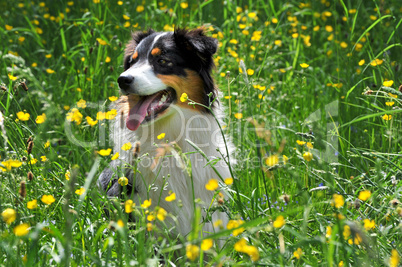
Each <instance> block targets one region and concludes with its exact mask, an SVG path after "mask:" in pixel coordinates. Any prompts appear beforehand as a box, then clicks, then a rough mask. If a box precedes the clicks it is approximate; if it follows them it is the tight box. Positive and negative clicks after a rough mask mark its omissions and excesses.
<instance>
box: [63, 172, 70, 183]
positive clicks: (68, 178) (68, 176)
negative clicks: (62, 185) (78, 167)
mask: <svg viewBox="0 0 402 267" xmlns="http://www.w3.org/2000/svg"><path fill="white" fill-rule="evenodd" d="M64 176H65V177H66V180H67V181H69V180H70V171H66V173H65V174H64Z"/></svg>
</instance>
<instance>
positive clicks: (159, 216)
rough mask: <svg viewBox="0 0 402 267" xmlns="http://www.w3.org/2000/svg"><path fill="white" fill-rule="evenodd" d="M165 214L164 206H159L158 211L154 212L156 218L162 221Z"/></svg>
mask: <svg viewBox="0 0 402 267" xmlns="http://www.w3.org/2000/svg"><path fill="white" fill-rule="evenodd" d="M166 215H167V211H166V210H165V209H164V208H159V209H158V212H157V213H156V218H158V220H159V221H164V220H165V218H166Z"/></svg>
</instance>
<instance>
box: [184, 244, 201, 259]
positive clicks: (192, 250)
mask: <svg viewBox="0 0 402 267" xmlns="http://www.w3.org/2000/svg"><path fill="white" fill-rule="evenodd" d="M199 253H200V248H199V247H198V246H196V245H192V244H189V245H187V247H186V256H187V258H189V259H190V260H191V261H194V260H195V259H196V258H197V257H198V254H199Z"/></svg>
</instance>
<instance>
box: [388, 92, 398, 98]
mask: <svg viewBox="0 0 402 267" xmlns="http://www.w3.org/2000/svg"><path fill="white" fill-rule="evenodd" d="M388 95H389V96H390V97H392V98H398V95H394V94H391V93H388Z"/></svg>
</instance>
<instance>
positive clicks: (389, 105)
mask: <svg viewBox="0 0 402 267" xmlns="http://www.w3.org/2000/svg"><path fill="white" fill-rule="evenodd" d="M394 104H395V102H394V101H389V102H385V105H387V106H388V107H392V106H393V105H394Z"/></svg>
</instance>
